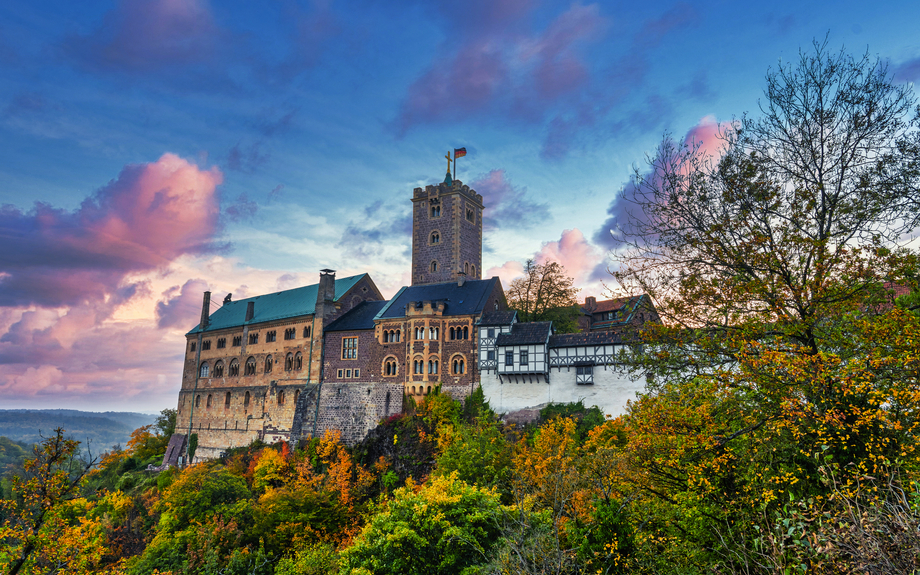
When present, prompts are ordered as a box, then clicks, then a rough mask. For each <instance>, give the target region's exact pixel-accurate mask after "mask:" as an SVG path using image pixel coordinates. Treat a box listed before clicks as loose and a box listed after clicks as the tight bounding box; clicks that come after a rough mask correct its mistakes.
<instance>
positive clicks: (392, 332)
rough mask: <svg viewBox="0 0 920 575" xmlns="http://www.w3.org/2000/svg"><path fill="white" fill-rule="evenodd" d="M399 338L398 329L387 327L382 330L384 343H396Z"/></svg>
mask: <svg viewBox="0 0 920 575" xmlns="http://www.w3.org/2000/svg"><path fill="white" fill-rule="evenodd" d="M399 339H400V332H399V330H398V329H388V330H385V331H384V332H383V342H384V343H398V342H399Z"/></svg>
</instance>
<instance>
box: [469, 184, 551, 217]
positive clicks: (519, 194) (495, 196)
mask: <svg viewBox="0 0 920 575" xmlns="http://www.w3.org/2000/svg"><path fill="white" fill-rule="evenodd" d="M470 187H471V188H473V189H474V190H476V192H477V193H479V194H481V195H482V201H483V204H485V212H484V214H483V226H484V227H485V228H486V229H487V230H493V229H496V228H499V227H504V226H515V227H522V228H529V227H533V226H535V225H537V224H539V223H541V222H546V221H547V220H549V219H550V213H549V206H547V204H545V203H539V202H535V201H533V200H532V199H530V198H529V197H527V189H526V188H518V187H515V186H514V185H513V184H512V183H511V182H510V181H508V179H507V178H506V177H505V171H504V170H492V171H490V172H489V173H487V174H485V175H482V176H480V177H478V178H476V179H475V180H473V182H472V183H471V184H470Z"/></svg>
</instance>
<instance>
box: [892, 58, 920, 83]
mask: <svg viewBox="0 0 920 575" xmlns="http://www.w3.org/2000/svg"><path fill="white" fill-rule="evenodd" d="M894 78H895V80H897V81H898V82H917V81H918V80H920V58H914V59H913V60H908V61H906V62H903V63H901V64H900V65H898V66H897V67H896V68H895V69H894Z"/></svg>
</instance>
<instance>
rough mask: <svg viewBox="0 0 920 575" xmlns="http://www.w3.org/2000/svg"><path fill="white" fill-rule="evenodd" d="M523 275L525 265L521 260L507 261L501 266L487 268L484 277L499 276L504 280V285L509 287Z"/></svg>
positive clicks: (506, 287)
mask: <svg viewBox="0 0 920 575" xmlns="http://www.w3.org/2000/svg"><path fill="white" fill-rule="evenodd" d="M522 275H524V266H523V265H522V264H521V262H505V263H503V264H502V265H500V266H497V267H491V268H489V269H487V270H486V273H485V274H483V276H482V277H483V278H491V277H496V276H498V278H499V279H501V280H502V286H504V288H505V289H508V286H509V285H511V282H512V281H513V280H514V279H516V278H519V277H521V276H522Z"/></svg>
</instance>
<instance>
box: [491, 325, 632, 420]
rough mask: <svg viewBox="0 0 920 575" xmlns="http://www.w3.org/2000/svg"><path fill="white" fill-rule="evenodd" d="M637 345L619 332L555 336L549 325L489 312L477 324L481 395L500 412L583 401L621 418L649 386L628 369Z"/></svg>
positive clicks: (589, 405) (588, 405)
mask: <svg viewBox="0 0 920 575" xmlns="http://www.w3.org/2000/svg"><path fill="white" fill-rule="evenodd" d="M634 345H636V344H635V343H628V342H626V341H624V339H623V337H622V335H621V334H619V333H615V332H592V333H577V334H564V335H554V334H553V333H552V324H551V322H531V323H519V322H517V321H516V317H515V316H514V312H495V313H488V312H487V313H485V314H483V316H482V319H481V320H480V324H479V369H480V378H481V385H482V389H483V393H484V394H485V397H486V399H487V400H488V402H489V405H490V406H491V407H492V409H494V410H495V411H496V412H498V413H511V412H515V411H519V410H523V409H535V408H540V407H542V406H545V405H546V404H548V403H553V402H557V403H559V402H576V401H582V402H583V403H584V405H585V406H586V407H591V406H597V407H598V408H600V410H601V411H602V412H603V413H604V414H606V415H610V416H617V415H620V414H622V413H624V412H625V410H626V404H627V402H628V401H629V400H631V399H635V397H636V392H639V391H642V390H644V388H645V378H644V377H642V376H641V375H639V374H631V373H629V371H628V370H627V369H626V368H625V367H624V363H623V356H624V355H625V354H628V353H631V352H632V350H633V346H634Z"/></svg>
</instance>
